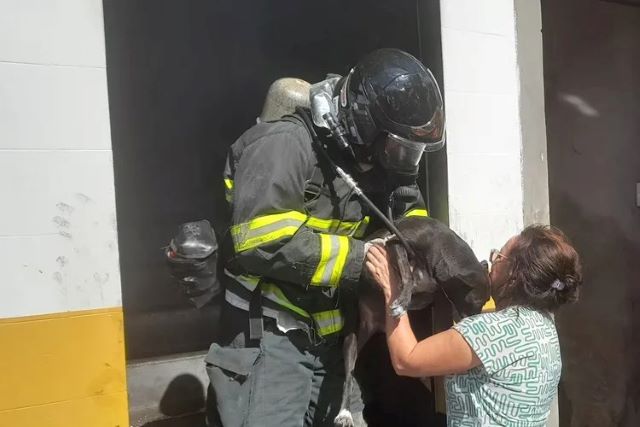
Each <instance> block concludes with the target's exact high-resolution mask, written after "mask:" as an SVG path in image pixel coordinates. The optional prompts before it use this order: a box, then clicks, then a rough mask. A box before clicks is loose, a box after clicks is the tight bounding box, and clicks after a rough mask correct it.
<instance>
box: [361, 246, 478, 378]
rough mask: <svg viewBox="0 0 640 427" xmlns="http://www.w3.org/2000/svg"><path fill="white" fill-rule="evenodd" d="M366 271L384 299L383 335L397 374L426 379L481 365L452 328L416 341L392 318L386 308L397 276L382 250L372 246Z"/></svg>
mask: <svg viewBox="0 0 640 427" xmlns="http://www.w3.org/2000/svg"><path fill="white" fill-rule="evenodd" d="M366 265H367V268H368V270H369V272H370V273H371V275H372V276H373V278H374V279H375V280H376V282H378V285H379V286H380V287H381V288H382V291H383V293H384V298H385V308H386V310H385V312H386V334H387V344H388V346H389V353H390V354H391V363H392V364H393V368H394V369H395V371H396V373H397V374H398V375H403V376H409V377H426V376H436V375H444V374H455V373H460V372H465V371H468V370H469V369H472V368H475V367H476V366H479V365H480V364H481V362H480V359H478V356H477V355H476V354H475V352H474V351H473V350H472V349H471V347H470V346H469V344H467V342H466V341H465V339H464V338H463V337H462V335H460V334H459V333H458V332H456V331H455V330H453V329H449V330H448V331H445V332H441V333H439V334H436V335H433V336H431V337H429V338H427V339H425V340H423V341H420V342H418V341H417V340H416V336H415V334H414V333H413V330H412V329H411V324H410V323H409V317H408V316H407V315H406V314H404V315H402V316H401V317H400V318H399V319H394V318H393V317H392V316H391V314H390V310H389V305H390V304H391V303H392V302H393V301H394V300H395V298H396V296H397V291H398V277H397V275H396V274H395V273H394V272H393V271H391V270H390V269H389V261H388V256H387V252H386V250H385V249H384V247H380V246H374V247H372V248H371V249H369V251H368V252H367V261H366Z"/></svg>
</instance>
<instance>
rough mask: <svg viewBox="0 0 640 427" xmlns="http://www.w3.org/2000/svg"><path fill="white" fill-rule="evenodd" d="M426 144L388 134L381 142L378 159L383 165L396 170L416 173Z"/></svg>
mask: <svg viewBox="0 0 640 427" xmlns="http://www.w3.org/2000/svg"><path fill="white" fill-rule="evenodd" d="M425 148H426V144H425V143H422V142H414V141H409V140H408V139H405V138H401V137H399V136H397V135H393V134H387V135H386V137H385V138H384V140H382V141H381V142H380V146H379V151H378V153H379V154H378V159H379V161H380V163H381V164H382V166H383V167H384V168H385V169H387V170H391V171H394V172H400V173H403V172H404V173H415V171H416V170H417V168H418V164H419V163H420V159H421V158H422V153H424V151H425Z"/></svg>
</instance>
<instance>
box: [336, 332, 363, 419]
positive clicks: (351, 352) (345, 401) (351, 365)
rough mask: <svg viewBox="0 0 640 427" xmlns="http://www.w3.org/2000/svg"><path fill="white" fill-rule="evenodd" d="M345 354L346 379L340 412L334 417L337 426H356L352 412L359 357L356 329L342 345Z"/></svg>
mask: <svg viewBox="0 0 640 427" xmlns="http://www.w3.org/2000/svg"><path fill="white" fill-rule="evenodd" d="M342 351H343V354H344V370H345V381H344V389H343V391H342V402H341V403H340V412H339V413H338V415H337V416H336V418H335V419H334V421H333V423H334V425H335V426H336V427H355V423H354V420H353V414H352V413H351V393H352V391H353V382H354V381H355V378H354V377H353V370H354V369H355V366H356V359H357V358H358V340H357V337H356V333H355V331H352V332H350V333H349V334H347V336H346V337H345V338H344V344H343V347H342Z"/></svg>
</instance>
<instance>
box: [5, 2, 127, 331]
mask: <svg viewBox="0 0 640 427" xmlns="http://www.w3.org/2000/svg"><path fill="white" fill-rule="evenodd" d="M113 182H114V181H113V165H112V153H111V137H110V127H109V110H108V100H107V81H106V65H105V48H104V29H103V22H102V1H100V0H67V1H56V2H42V1H36V0H0V194H2V208H1V209H0V259H1V260H2V261H1V262H0V263H1V264H2V270H3V278H2V280H1V281H0V293H1V294H2V298H0V318H1V317H16V316H24V315H34V314H43V313H53V312H65V311H73V310H87V309H94V308H103V307H114V306H121V305H122V304H121V291H120V274H119V267H118V247H117V234H116V214H115V198H114V185H113Z"/></svg>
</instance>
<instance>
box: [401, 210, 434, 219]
mask: <svg viewBox="0 0 640 427" xmlns="http://www.w3.org/2000/svg"><path fill="white" fill-rule="evenodd" d="M404 216H405V218H407V217H410V216H423V217H425V216H429V212H427V210H426V209H411V210H410V211H409V212H407V213H406V214H404Z"/></svg>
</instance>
